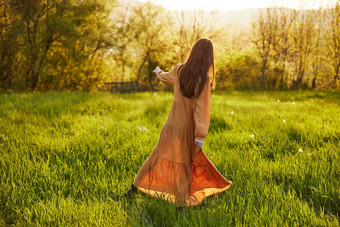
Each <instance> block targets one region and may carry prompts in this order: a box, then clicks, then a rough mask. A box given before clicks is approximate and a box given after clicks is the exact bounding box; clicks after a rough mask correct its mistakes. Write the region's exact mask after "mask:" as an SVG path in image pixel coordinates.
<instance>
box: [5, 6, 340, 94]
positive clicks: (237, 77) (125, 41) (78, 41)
mask: <svg viewBox="0 0 340 227" xmlns="http://www.w3.org/2000/svg"><path fill="white" fill-rule="evenodd" d="M218 19H219V18H218V17H217V16H216V14H215V13H214V12H209V11H202V10H191V11H170V10H166V9H164V8H162V7H160V6H156V5H153V4H151V3H150V2H146V3H141V2H135V1H119V2H118V1H109V0H83V1H78V0H1V3H0V59H1V62H0V89H1V90H2V91H25V90H84V91H93V90H98V89H100V88H102V87H103V85H104V82H108V81H135V80H137V81H138V85H139V89H141V90H145V89H158V88H157V87H158V86H160V83H159V81H158V80H157V79H156V77H155V75H154V74H153V73H152V69H153V68H154V67H155V66H157V65H159V66H160V67H161V68H163V69H165V70H170V69H171V68H172V67H173V66H174V65H175V64H176V63H178V62H183V61H184V60H185V57H186V55H187V54H188V52H189V50H190V47H191V45H192V44H193V43H194V42H195V41H196V40H197V39H198V38H200V37H209V38H211V39H212V40H213V42H214V45H215V62H216V74H217V77H216V78H217V84H216V87H217V89H219V88H220V89H225V88H227V89H249V88H269V89H285V88H291V89H296V88H336V87H339V69H340V40H339V39H340V28H339V24H340V21H339V20H340V8H339V3H338V4H337V5H336V6H335V7H333V8H330V9H324V10H321V9H320V10H300V11H298V10H292V9H285V8H268V9H263V10H261V11H260V12H259V13H258V16H257V17H256V18H254V21H253V23H252V27H251V29H250V30H249V31H248V30H242V29H239V28H238V27H237V26H236V25H233V24H230V26H227V27H226V26H223V27H222V26H219V21H218Z"/></svg>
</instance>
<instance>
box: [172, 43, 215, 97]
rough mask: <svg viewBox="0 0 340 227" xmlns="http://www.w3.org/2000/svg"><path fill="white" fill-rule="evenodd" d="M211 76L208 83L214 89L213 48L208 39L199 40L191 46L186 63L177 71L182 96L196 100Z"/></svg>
mask: <svg viewBox="0 0 340 227" xmlns="http://www.w3.org/2000/svg"><path fill="white" fill-rule="evenodd" d="M209 74H210V75H212V78H210V81H212V82H213V89H215V63H214V48H213V44H212V42H211V40H210V39H207V38H201V39H199V40H197V41H196V42H195V44H194V45H193V46H192V48H191V51H190V55H189V57H188V59H187V61H186V62H185V63H184V64H183V65H181V67H180V69H179V76H178V77H179V84H180V90H181V92H182V94H183V96H185V97H187V98H191V97H193V96H194V95H195V97H196V98H198V97H199V96H200V94H201V92H202V91H203V89H204V85H205V83H206V80H207V79H209Z"/></svg>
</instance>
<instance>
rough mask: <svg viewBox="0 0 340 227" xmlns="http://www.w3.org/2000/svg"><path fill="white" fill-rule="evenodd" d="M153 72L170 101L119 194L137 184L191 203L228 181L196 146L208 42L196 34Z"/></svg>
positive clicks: (210, 65)
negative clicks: (184, 51) (178, 56)
mask: <svg viewBox="0 0 340 227" xmlns="http://www.w3.org/2000/svg"><path fill="white" fill-rule="evenodd" d="M156 75H157V78H158V79H160V80H161V81H162V82H163V83H165V84H167V85H173V86H174V101H173V103H172V107H171V110H170V113H169V116H168V119H167V122H166V123H165V124H164V125H163V127H162V130H161V133H160V137H159V140H158V142H157V145H156V147H155V148H154V150H153V152H152V153H151V155H150V156H149V157H148V158H147V159H146V161H145V162H144V163H143V165H142V167H141V169H140V170H139V172H138V174H137V176H136V178H135V181H134V182H133V184H132V185H131V187H130V188H129V189H128V190H127V192H126V193H125V195H126V196H128V195H130V194H131V193H132V192H135V191H137V189H139V190H140V191H142V192H144V193H146V194H149V195H151V196H154V197H158V196H159V197H161V198H163V199H165V200H167V201H168V202H171V203H174V204H176V205H177V206H178V207H182V206H184V205H187V206H195V205H198V204H199V203H201V202H202V201H203V200H204V199H205V198H206V197H208V196H210V195H213V194H216V193H220V192H223V191H225V190H227V189H228V188H229V187H230V185H231V184H232V182H231V181H228V180H227V179H225V178H224V177H223V176H222V175H221V174H220V173H219V171H218V170H217V169H216V167H215V166H214V164H213V163H212V162H211V161H210V160H209V159H208V158H207V156H206V155H205V154H204V152H203V150H202V145H203V142H204V140H205V137H206V136H207V134H208V129H209V123H210V93H211V88H210V81H212V82H213V85H214V86H215V69H214V51H213V44H212V42H211V41H210V40H209V39H206V38H202V39H199V40H198V41H196V43H195V44H194V45H193V47H192V48H191V52H190V55H189V58H188V59H187V61H186V62H185V63H184V64H180V63H179V64H177V65H176V66H175V67H174V68H173V69H172V70H171V71H170V72H164V71H162V70H160V71H158V72H157V74H156ZM209 75H210V77H209Z"/></svg>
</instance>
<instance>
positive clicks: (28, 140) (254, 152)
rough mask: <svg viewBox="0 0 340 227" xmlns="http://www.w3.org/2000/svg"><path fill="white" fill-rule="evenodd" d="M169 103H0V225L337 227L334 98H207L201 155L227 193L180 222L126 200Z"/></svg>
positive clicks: (10, 99)
mask: <svg viewBox="0 0 340 227" xmlns="http://www.w3.org/2000/svg"><path fill="white" fill-rule="evenodd" d="M172 99H173V95H172V94H171V93H161V92H158V93H156V95H155V94H154V92H151V93H150V92H142V93H132V94H123V95H113V94H105V93H101V94H88V93H55V92H53V93H46V94H39V93H17V94H3V95H1V96H0V176H1V178H0V225H23V226H30V225H34V226H35V225H43V226H50V225H56V226H70V225H81V226H86V225H91V226H92V225H100V226H138V225H143V226H241V225H252V226H276V225H278V226H293V225H297V226H339V214H340V210H339V203H340V194H339V193H340V191H339V188H340V185H339V184H340V183H339V180H338V179H339V177H340V172H339V171H340V160H339V159H340V156H339V152H340V150H339V147H340V146H339V145H340V144H339V138H340V119H339V114H338V113H339V112H340V109H339V106H340V105H339V104H340V103H339V101H340V93H339V92H332V91H315V92H313V91H290V92H272V91H271V92H249V91H248V92H228V93H226V92H213V97H212V103H211V107H212V108H211V125H210V129H209V134H208V136H207V138H206V142H205V144H204V146H203V150H204V152H205V153H206V154H207V156H208V157H209V158H210V159H211V160H212V162H213V163H214V164H215V165H216V167H217V169H218V170H219V171H220V172H221V173H222V174H223V175H224V176H225V177H226V178H227V179H228V180H231V181H232V182H233V185H232V187H231V188H230V189H229V190H227V191H226V192H223V193H221V194H217V195H214V196H211V197H209V198H207V199H206V200H205V201H204V202H203V203H202V204H200V205H198V206H196V207H191V208H184V210H183V212H178V211H176V209H175V207H174V206H173V205H171V204H168V203H167V202H165V201H163V200H161V199H156V198H151V197H149V196H147V195H144V194H142V193H141V192H139V193H137V195H136V196H133V197H132V198H130V199H128V200H126V199H124V197H122V195H123V193H124V192H125V190H126V189H127V188H128V187H129V186H130V184H131V183H132V181H133V179H134V177H135V175H136V173H137V171H138V170H139V168H140V167H141V165H142V164H143V161H144V160H145V159H146V158H147V157H148V156H149V155H150V153H151V152H152V150H153V148H154V147H155V144H156V143H157V140H158V138H159V132H160V129H161V127H162V125H163V124H164V122H165V121H166V119H167V114H168V111H169V110H170V108H171V101H172ZM293 102H294V103H293ZM232 113H233V114H232ZM251 135H253V136H251ZM300 149H301V150H300Z"/></svg>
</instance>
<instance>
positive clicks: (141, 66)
mask: <svg viewBox="0 0 340 227" xmlns="http://www.w3.org/2000/svg"><path fill="white" fill-rule="evenodd" d="M149 54H150V50H148V51H147V52H146V55H145V57H144V60H143V62H142V64H141V65H140V66H139V69H138V76H137V91H138V90H139V78H140V74H141V72H142V68H143V66H144V64H145V62H146V60H147V59H148V57H149Z"/></svg>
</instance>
